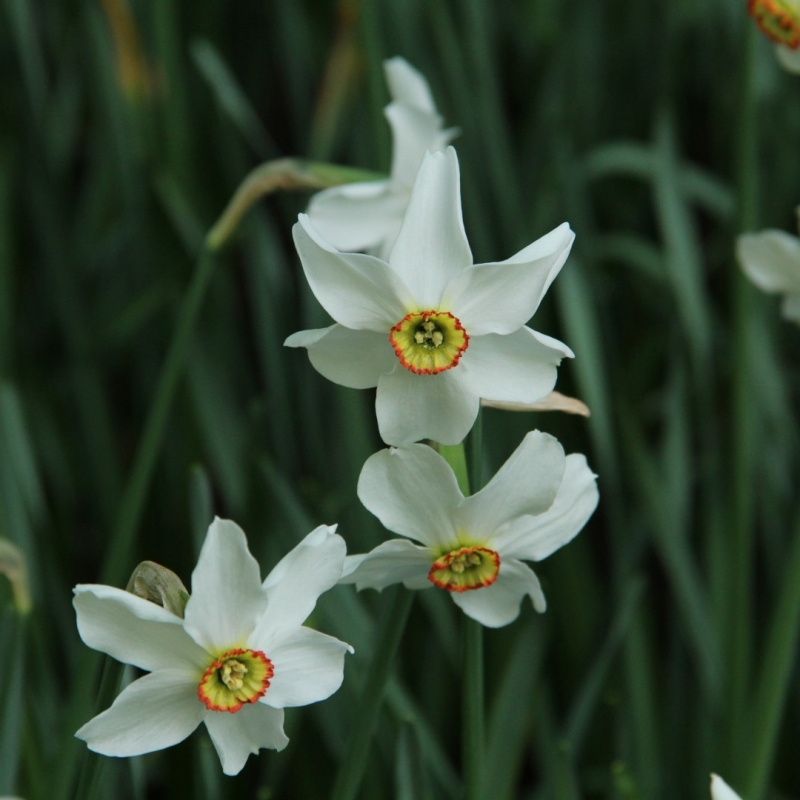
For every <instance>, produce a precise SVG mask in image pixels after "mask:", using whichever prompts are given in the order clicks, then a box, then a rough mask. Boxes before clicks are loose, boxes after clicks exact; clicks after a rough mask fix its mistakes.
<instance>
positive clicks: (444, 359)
mask: <svg viewBox="0 0 800 800" xmlns="http://www.w3.org/2000/svg"><path fill="white" fill-rule="evenodd" d="M389 341H390V342H391V344H392V347H393V348H394V352H395V353H396V354H397V357H398V358H399V359H400V363H401V364H402V365H403V366H404V367H405V368H406V369H407V370H409V371H411V372H415V373H416V374H417V375H436V374H438V373H439V372H444V371H445V370H447V369H452V368H453V367H455V366H456V364H458V362H459V360H460V359H461V356H462V355H463V353H464V351H465V350H466V349H467V347H468V346H469V336H467V332H466V331H465V330H464V326H463V325H462V324H461V322H460V321H459V320H458V318H457V317H454V316H453V315H452V314H451V313H450V312H449V311H416V312H414V313H412V314H407V315H406V316H405V317H403V319H401V320H400V322H398V323H397V325H395V326H394V327H393V328H392V329H391V331H390V332H389Z"/></svg>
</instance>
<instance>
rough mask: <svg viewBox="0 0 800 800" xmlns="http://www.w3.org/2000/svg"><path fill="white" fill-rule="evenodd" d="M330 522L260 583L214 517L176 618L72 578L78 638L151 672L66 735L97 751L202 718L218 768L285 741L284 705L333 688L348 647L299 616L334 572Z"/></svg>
mask: <svg viewBox="0 0 800 800" xmlns="http://www.w3.org/2000/svg"><path fill="white" fill-rule="evenodd" d="M334 531H335V528H331V527H327V526H324V525H323V526H320V527H319V528H317V529H316V530H314V531H312V532H311V533H310V534H309V535H308V536H306V538H305V539H303V541H302V542H300V544H298V545H297V547H295V548H294V550H292V551H291V552H290V553H288V554H287V555H286V556H285V557H284V558H283V559H282V560H281V561H280V562H279V563H278V564H277V566H276V567H275V568H274V569H273V570H272V572H271V573H270V574H269V575H268V576H267V579H266V580H265V581H263V583H262V581H261V576H260V569H259V566H258V562H257V561H256V560H255V559H254V558H253V556H252V555H251V554H250V551H249V550H248V548H247V540H246V539H245V535H244V533H243V532H242V530H241V528H239V527H238V526H237V525H236V524H234V523H233V522H230V521H227V520H220V519H216V520H215V521H214V522H213V523H212V525H211V527H210V528H209V529H208V535H207V537H206V540H205V543H204V544H203V549H202V551H201V553H200V558H199V560H198V562H197V566H196V567H195V570H194V573H193V574H192V595H191V597H190V598H189V601H188V603H187V604H186V611H185V616H184V618H183V619H181V618H180V617H178V616H176V615H175V614H172V613H170V612H169V611H167V610H166V609H164V608H162V607H161V606H159V605H156V604H155V603H152V602H150V601H148V600H144V599H142V598H141V597H137V596H135V595H133V594H130V593H128V592H125V591H123V590H121V589H116V588H114V587H112V586H99V585H81V586H77V587H76V588H75V599H74V601H73V602H74V606H75V610H76V612H77V616H78V631H79V633H80V635H81V638H82V639H83V641H84V642H85V643H86V644H87V645H89V647H92V648H94V649H95V650H100V651H101V652H103V653H107V654H108V655H110V656H112V657H113V658H116V659H117V660H118V661H122V662H123V663H125V664H132V665H133V666H135V667H139V668H140V669H143V670H147V671H149V672H150V674H149V675H145V676H144V677H143V678H139V679H138V680H136V681H134V682H133V683H132V684H130V685H129V686H128V687H127V688H126V689H125V690H124V691H123V692H122V693H121V694H120V695H119V697H117V699H116V700H115V701H114V704H113V705H112V706H111V708H109V709H108V710H107V711H104V712H103V713H102V714H99V715H98V716H96V717H95V718H94V719H92V720H90V721H89V722H87V723H86V724H85V725H84V726H83V727H82V728H81V729H80V730H79V731H78V732H77V733H76V734H75V735H76V736H77V737H78V738H79V739H83V740H84V741H85V742H86V743H87V744H88V745H89V749H90V750H94V751H96V752H98V753H102V754H103V755H107V756H136V755H141V754H142V753H150V752H152V751H154V750H161V749H163V748H165V747H170V746H171V745H174V744H177V743H178V742H181V741H183V740H184V739H185V738H186V737H187V736H189V734H190V733H192V731H194V729H195V728H196V727H197V726H198V725H199V724H200V723H201V722H204V723H205V725H206V728H207V729H208V732H209V734H210V736H211V741H212V742H213V743H214V746H215V747H216V749H217V753H218V754H219V757H220V760H221V762H222V770H223V772H225V774H227V775H235V774H237V773H238V772H239V771H240V770H241V769H242V767H243V766H244V764H245V762H246V761H247V758H248V756H249V755H250V754H251V753H257V752H258V751H259V749H261V748H263V747H267V748H271V749H274V750H282V749H283V748H284V747H286V744H287V743H288V741H289V740H288V739H287V738H286V735H285V734H284V732H283V709H284V708H287V707H290V706H303V705H307V704H308V703H316V702H317V701H319V700H324V699H325V698H326V697H329V696H330V695H331V694H333V693H334V692H335V691H336V690H337V689H338V688H339V686H340V685H341V683H342V675H343V668H344V654H345V652H346V651H348V650H349V651H350V652H352V648H351V647H350V646H349V645H347V644H345V643H344V642H340V641H339V640H338V639H334V638H333V637H331V636H326V635H325V634H322V633H319V632H317V631H314V630H311V628H306V627H303V624H302V623H303V621H304V620H305V619H306V617H308V615H309V614H310V613H311V611H312V610H313V609H314V606H315V604H316V602H317V598H318V597H319V595H320V594H322V593H323V592H325V591H326V590H328V589H330V588H331V587H332V586H333V585H334V584H335V583H336V582H337V580H338V579H339V576H340V575H341V573H342V565H343V562H344V557H345V553H346V547H345V543H344V540H343V539H342V537H341V536H339V535H337V534H336V533H335V532H334Z"/></svg>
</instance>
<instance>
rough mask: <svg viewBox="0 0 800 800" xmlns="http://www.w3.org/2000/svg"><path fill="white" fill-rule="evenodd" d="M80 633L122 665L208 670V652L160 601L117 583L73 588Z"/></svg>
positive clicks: (94, 646) (84, 638) (149, 669)
mask: <svg viewBox="0 0 800 800" xmlns="http://www.w3.org/2000/svg"><path fill="white" fill-rule="evenodd" d="M72 604H73V605H74V606H75V612H76V614H77V617H78V633H80V636H81V639H83V641H84V642H85V643H86V644H87V645H88V646H89V647H91V648H93V649H95V650H99V651H100V652H101V653H107V654H108V655H110V656H111V657H112V658H115V659H117V661H122V662H123V663H124V664H133V665H134V666H135V667H140V668H141V669H145V670H148V671H149V672H152V671H154V670H157V669H167V668H169V667H175V668H176V669H185V670H188V669H193V668H196V669H201V670H202V669H205V666H206V664H207V662H208V653H206V651H205V650H204V649H203V648H202V647H200V646H199V645H197V644H196V643H195V642H194V640H193V639H192V638H191V637H190V636H189V634H188V633H186V631H185V630H184V629H183V620H181V619H179V618H178V617H176V616H175V615H174V614H172V613H170V612H169V611H167V610H166V609H164V608H162V607H161V606H157V605H156V604H155V603H151V602H150V601H148V600H144V599H142V598H141V597H136V596H135V595H133V594H131V593H130V592H125V591H123V590H122V589H116V588H114V587H113V586H98V585H87V584H84V585H81V586H76V587H75V598H74V600H73V601H72Z"/></svg>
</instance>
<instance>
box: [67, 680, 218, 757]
mask: <svg viewBox="0 0 800 800" xmlns="http://www.w3.org/2000/svg"><path fill="white" fill-rule="evenodd" d="M205 713H206V707H205V706H204V705H203V704H202V703H201V702H200V700H199V699H198V698H197V680H195V679H194V677H193V676H192V674H191V673H188V672H184V671H182V670H174V669H165V670H159V671H158V672H153V673H151V674H150V675H145V676H144V677H143V678H139V680H137V681H134V682H133V683H132V684H131V685H130V686H128V687H127V688H126V689H125V690H124V691H123V692H122V693H121V694H120V695H119V697H117V699H116V700H115V701H114V704H113V705H112V706H111V708H109V709H108V710H107V711H104V712H103V713H102V714H98V715H97V716H96V717H95V718H94V719H92V720H89V722H87V723H86V724H85V725H84V726H83V727H82V728H81V729H80V730H79V731H78V732H77V733H76V734H75V736H77V737H78V738H79V739H83V741H84V742H86V744H87V745H88V746H89V749H90V750H94V751H95V752H96V753H102V754H103V755H104V756H139V755H142V753H152V752H153V751H155V750H163V749H164V748H165V747H171V746H172V745H174V744H178V742H182V741H183V740H184V739H185V738H186V737H187V736H189V734H190V733H191V732H192V731H193V730H194V729H195V728H196V727H197V726H198V725H199V724H200V723H201V722H202V720H203V716H204V715H205Z"/></svg>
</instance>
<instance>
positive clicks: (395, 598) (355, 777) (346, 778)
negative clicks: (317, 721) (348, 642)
mask: <svg viewBox="0 0 800 800" xmlns="http://www.w3.org/2000/svg"><path fill="white" fill-rule="evenodd" d="M392 591H393V592H394V594H393V595H392V597H391V599H390V600H389V603H388V605H387V606H386V608H385V609H384V614H383V617H382V619H381V621H380V623H379V634H378V641H377V644H376V646H375V651H374V652H373V654H372V661H371V662H370V665H369V669H368V670H367V677H366V682H365V684H364V692H363V694H362V695H361V698H360V699H359V703H358V707H357V708H356V713H355V717H354V719H353V725H352V729H351V733H350V738H349V739H348V740H347V749H346V751H345V755H344V760H343V762H342V766H341V767H340V769H339V774H338V775H337V776H336V784H335V785H334V787H333V793H332V794H331V800H355V797H356V796H357V794H358V789H359V786H360V785H361V779H362V778H363V777H364V770H365V769H366V766H367V759H368V758H369V753H370V744H371V742H372V739H373V736H374V734H375V728H376V726H377V722H378V715H379V714H380V710H381V706H382V705H383V697H384V695H385V694H386V682H387V681H388V680H389V673H390V672H391V668H392V664H393V663H394V660H395V654H396V653H397V648H398V647H399V645H400V640H401V639H402V638H403V631H404V630H405V627H406V621H407V620H408V614H409V611H410V610H411V603H412V600H413V598H414V595H413V593H412V592H410V591H408V589H406V588H405V587H403V586H396V587H395V588H394V589H393V590H392Z"/></svg>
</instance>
